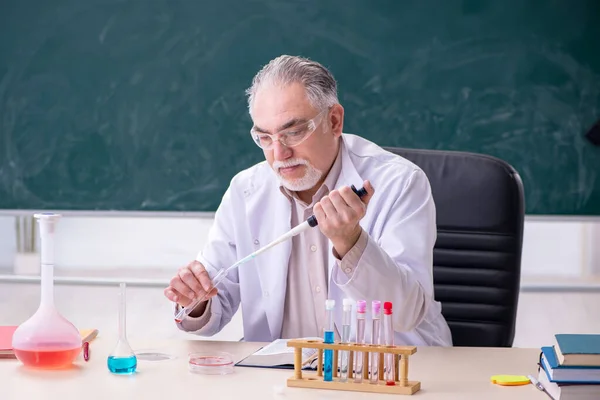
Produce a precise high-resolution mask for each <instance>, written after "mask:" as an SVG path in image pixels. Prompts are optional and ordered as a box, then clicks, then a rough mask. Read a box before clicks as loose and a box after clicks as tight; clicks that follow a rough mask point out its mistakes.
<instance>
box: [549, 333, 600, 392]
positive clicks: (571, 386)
mask: <svg viewBox="0 0 600 400" xmlns="http://www.w3.org/2000/svg"><path fill="white" fill-rule="evenodd" d="M538 380H539V381H540V383H541V384H542V385H543V386H544V388H545V389H546V391H547V392H548V394H549V395H550V396H552V398H554V399H555V400H588V399H589V400H598V399H600V334H598V335H592V334H558V335H554V345H553V346H548V347H542V353H541V356H540V372H539V376H538Z"/></svg>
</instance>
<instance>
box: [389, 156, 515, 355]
mask: <svg viewBox="0 0 600 400" xmlns="http://www.w3.org/2000/svg"><path fill="white" fill-rule="evenodd" d="M385 149H386V150H388V151H390V152H392V153H395V154H398V155H400V156H402V157H404V158H406V159H408V160H410V161H412V162H413V163H415V164H416V165H418V166H419V167H420V168H421V169H422V170H423V171H424V172H425V174H426V175H427V177H428V178H429V182H430V184H431V189H432V193H433V198H434V201H435V205H436V210H437V233H438V236H437V241H436V244H435V248H434V251H433V278H434V288H435V297H436V300H438V301H440V302H441V303H442V314H443V315H444V318H446V321H447V322H448V325H449V326H450V330H451V331H452V340H453V344H454V345H455V346H484V347H511V346H512V343H513V339H514V335H515V325H516V315H517V304H518V298H519V286H520V276H521V249H522V243H523V221H524V213H525V211H524V208H525V207H524V203H525V202H524V195H523V184H522V181H521V178H520V176H519V174H518V173H517V171H515V169H514V168H513V167H511V166H510V165H509V164H508V163H506V162H504V161H502V160H500V159H497V158H494V157H490V156H486V155H481V154H475V153H466V152H458V151H441V150H414V149H404V148H394V147H385Z"/></svg>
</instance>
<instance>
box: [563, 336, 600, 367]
mask: <svg viewBox="0 0 600 400" xmlns="http://www.w3.org/2000/svg"><path fill="white" fill-rule="evenodd" d="M554 340H555V344H554V350H555V351H556V357H557V359H558V363H559V364H560V365H573V366H593V367H600V334H557V335H554Z"/></svg>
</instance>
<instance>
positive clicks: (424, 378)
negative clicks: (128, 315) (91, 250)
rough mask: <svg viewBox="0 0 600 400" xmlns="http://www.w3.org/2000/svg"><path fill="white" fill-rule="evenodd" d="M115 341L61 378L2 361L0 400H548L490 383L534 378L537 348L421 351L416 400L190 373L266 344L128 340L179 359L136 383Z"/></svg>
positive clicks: (147, 367) (156, 365)
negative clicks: (114, 355) (110, 361)
mask: <svg viewBox="0 0 600 400" xmlns="http://www.w3.org/2000/svg"><path fill="white" fill-rule="evenodd" d="M115 343H116V338H113V337H110V336H99V337H98V338H96V339H95V340H94V341H93V342H92V343H91V345H90V361H89V362H84V361H83V360H81V361H79V362H77V366H76V367H75V368H72V369H70V370H63V371H33V370H27V369H26V368H24V367H23V366H22V365H21V364H20V363H19V362H18V361H17V360H15V359H10V360H0V399H3V400H23V399H36V400H37V399H43V400H45V399H60V400H82V399H86V400H88V399H119V400H120V399H128V400H133V399H144V400H152V399H161V400H184V399H198V400H212V399H214V400H226V399H281V400H287V399H307V398H315V399H348V400H350V399H372V398H381V399H386V398H387V399H391V398H407V399H408V398H415V399H416V398H423V399H439V400H446V399H461V400H469V399H478V400H480V399H486V400H494V399H503V400H505V399H510V400H520V399H528V400H529V399H534V400H535V399H540V400H543V399H548V397H547V396H546V394H544V393H542V392H540V391H538V390H537V389H535V387H534V386H533V385H526V386H514V387H510V386H507V387H502V386H497V385H494V384H492V383H490V376H492V375H496V374H514V375H527V374H532V375H533V376H536V377H537V366H536V363H537V361H538V356H539V352H540V351H539V350H538V349H517V348H509V349H501V348H492V349H489V348H458V347H455V348H435V347H420V348H418V351H417V353H416V354H414V355H413V356H412V357H411V358H410V367H409V379H410V380H418V381H421V387H422V388H421V390H420V391H419V392H417V393H416V394H414V395H412V396H407V395H390V394H372V393H357V392H346V391H335V390H320V389H299V388H291V387H287V386H286V380H287V378H288V377H290V376H292V375H293V373H294V371H293V370H274V369H262V368H247V367H235V372H234V373H233V374H231V375H225V376H214V375H213V376H211V375H198V374H193V373H190V372H188V364H187V354H188V352H191V351H202V350H213V351H217V350H221V351H227V352H229V353H231V354H233V355H234V358H235V359H236V361H237V360H240V359H242V358H243V357H245V356H246V355H248V354H250V353H252V352H253V351H255V350H257V349H258V348H259V347H260V346H261V343H244V342H207V341H199V340H190V341H171V342H152V341H138V340H133V339H131V340H130V343H131V345H132V347H133V348H134V349H135V350H136V351H137V350H140V349H152V350H156V351H161V352H164V353H169V354H172V355H175V356H177V358H176V359H173V360H166V361H139V362H138V372H137V373H136V374H135V375H131V376H115V375H112V374H111V373H110V372H109V371H108V369H107V367H106V357H107V356H108V354H109V353H110V352H111V350H112V347H113V346H114V344H115Z"/></svg>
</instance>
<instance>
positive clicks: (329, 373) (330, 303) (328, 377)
mask: <svg viewBox="0 0 600 400" xmlns="http://www.w3.org/2000/svg"><path fill="white" fill-rule="evenodd" d="M334 307H335V300H333V299H327V300H325V316H326V323H325V333H324V338H323V342H325V343H330V344H333V339H334V333H333V308H334ZM324 364H325V365H324V367H323V375H324V378H323V380H324V381H328V382H331V381H332V380H333V350H331V349H325V357H324Z"/></svg>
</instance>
